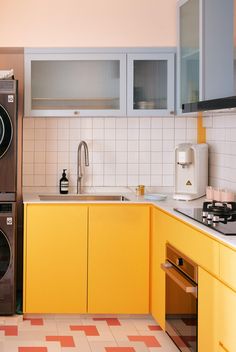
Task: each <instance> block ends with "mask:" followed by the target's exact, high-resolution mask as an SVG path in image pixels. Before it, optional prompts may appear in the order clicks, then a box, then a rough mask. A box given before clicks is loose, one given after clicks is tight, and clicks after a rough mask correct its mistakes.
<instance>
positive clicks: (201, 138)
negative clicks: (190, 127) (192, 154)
mask: <svg viewBox="0 0 236 352" xmlns="http://www.w3.org/2000/svg"><path fill="white" fill-rule="evenodd" d="M197 143H206V128H205V127H203V116H202V112H199V113H198V116H197Z"/></svg>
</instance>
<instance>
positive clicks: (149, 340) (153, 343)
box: [128, 336, 161, 347]
mask: <svg viewBox="0 0 236 352" xmlns="http://www.w3.org/2000/svg"><path fill="white" fill-rule="evenodd" d="M128 339H129V340H130V341H140V342H144V343H145V345H146V346H147V347H161V345H160V343H159V341H158V340H157V339H156V337H155V336H128Z"/></svg>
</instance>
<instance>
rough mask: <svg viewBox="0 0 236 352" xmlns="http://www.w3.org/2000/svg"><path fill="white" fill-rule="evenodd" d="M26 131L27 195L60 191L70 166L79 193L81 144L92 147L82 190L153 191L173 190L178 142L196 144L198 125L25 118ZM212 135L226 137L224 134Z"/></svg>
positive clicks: (169, 119)
mask: <svg viewBox="0 0 236 352" xmlns="http://www.w3.org/2000/svg"><path fill="white" fill-rule="evenodd" d="M23 132H24V135H23V139H24V143H23V186H24V190H25V191H35V192H37V191H40V192H43V191H44V192H51V191H57V190H58V183H59V179H60V177H61V173H62V169H63V168H66V169H68V176H69V184H70V191H71V192H75V191H76V174H77V164H76V163H77V148H78V144H79V142H80V141H81V140H85V141H86V142H87V144H88V147H89V159H90V166H89V167H88V168H86V169H85V170H84V180H83V185H84V186H87V187H95V186H96V187H99V186H111V187H120V186H122V187H123V186H124V187H135V186H137V185H138V184H145V186H147V187H152V190H154V191H161V190H164V189H165V191H172V190H173V186H174V147H175V145H176V144H178V143H179V142H193V143H196V139H197V121H196V119H195V118H188V119H187V118H184V117H183V118H176V117H163V118H160V117H140V118H138V117H135V118H133V117H130V118H126V117H124V118H121V117H117V118H113V117H112V118H110V117H101V118H98V117H95V118H91V117H87V118H24V131H23ZM213 133H219V134H220V136H223V132H213ZM217 135H218V134H217ZM213 136H215V135H213ZM212 138H213V137H212ZM214 138H215V137H214ZM222 138H223V137H222ZM232 138H235V137H234V134H233V133H232ZM235 140H236V139H235ZM222 141H223V139H222Z"/></svg>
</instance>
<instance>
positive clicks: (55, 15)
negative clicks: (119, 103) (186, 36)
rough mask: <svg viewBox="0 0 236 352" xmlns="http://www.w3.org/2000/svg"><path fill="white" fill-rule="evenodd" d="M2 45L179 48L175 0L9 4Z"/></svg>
mask: <svg viewBox="0 0 236 352" xmlns="http://www.w3.org/2000/svg"><path fill="white" fill-rule="evenodd" d="M0 46H2V47H21V46H25V47H27V46H28V47H40V46H54V47H56V46H58V47H60V46H63V47H91V46H92V47H96V46H98V47H103V46H104V47H111V46H114V47H124V46H176V0H40V1H32V0H20V1H19V0H12V1H4V6H1V22H0Z"/></svg>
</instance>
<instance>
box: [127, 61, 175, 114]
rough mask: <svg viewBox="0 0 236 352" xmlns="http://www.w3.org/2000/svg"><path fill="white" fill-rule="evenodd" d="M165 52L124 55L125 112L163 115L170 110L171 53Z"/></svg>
mask: <svg viewBox="0 0 236 352" xmlns="http://www.w3.org/2000/svg"><path fill="white" fill-rule="evenodd" d="M166 55H167V56H166ZM166 55H165V54H134V55H132V54H130V55H128V114H130V115H149V116H150V115H161V114H164V115H165V114H167V113H170V111H173V110H174V96H173V95H172V94H174V71H173V70H174V69H172V65H173V66H174V54H166Z"/></svg>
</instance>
